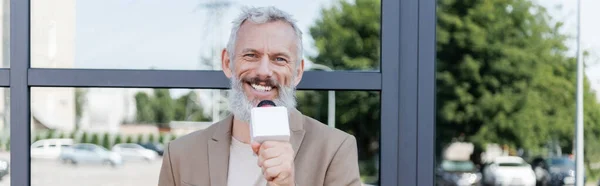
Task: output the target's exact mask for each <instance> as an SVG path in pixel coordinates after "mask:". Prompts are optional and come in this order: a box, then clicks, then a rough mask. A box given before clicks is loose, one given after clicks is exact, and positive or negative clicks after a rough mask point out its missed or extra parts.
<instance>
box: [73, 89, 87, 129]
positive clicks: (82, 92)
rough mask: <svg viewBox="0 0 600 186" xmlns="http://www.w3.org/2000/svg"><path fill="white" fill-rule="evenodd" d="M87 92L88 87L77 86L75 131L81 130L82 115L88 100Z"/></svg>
mask: <svg viewBox="0 0 600 186" xmlns="http://www.w3.org/2000/svg"><path fill="white" fill-rule="evenodd" d="M87 92H88V91H87V89H83V88H75V131H77V130H79V129H80V127H79V126H81V117H82V115H83V107H85V104H86V100H87V98H86V94H87Z"/></svg>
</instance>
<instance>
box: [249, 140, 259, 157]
mask: <svg viewBox="0 0 600 186" xmlns="http://www.w3.org/2000/svg"><path fill="white" fill-rule="evenodd" d="M251 146H252V151H254V154H257V155H258V150H259V149H260V143H258V142H252V144H251Z"/></svg>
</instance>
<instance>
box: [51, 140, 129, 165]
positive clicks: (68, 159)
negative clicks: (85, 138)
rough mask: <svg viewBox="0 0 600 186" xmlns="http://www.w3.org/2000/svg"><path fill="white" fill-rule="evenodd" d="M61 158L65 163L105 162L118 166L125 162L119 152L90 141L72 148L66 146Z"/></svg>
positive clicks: (105, 163) (104, 163)
mask: <svg viewBox="0 0 600 186" xmlns="http://www.w3.org/2000/svg"><path fill="white" fill-rule="evenodd" d="M60 160H62V162H63V163H70V164H73V165H78V164H103V165H111V166H113V167H116V166H119V165H122V164H123V160H122V158H121V156H120V155H119V154H117V153H114V152H111V151H108V150H107V149H105V148H104V147H101V146H99V145H96V144H90V143H80V144H75V145H73V146H72V147H70V148H65V149H64V150H63V151H62V153H61V154H60Z"/></svg>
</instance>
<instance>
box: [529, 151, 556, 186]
mask: <svg viewBox="0 0 600 186" xmlns="http://www.w3.org/2000/svg"><path fill="white" fill-rule="evenodd" d="M531 168H532V169H533V172H535V180H536V182H535V185H536V186H547V185H549V184H550V182H551V181H552V180H551V179H552V177H551V175H550V172H548V164H547V163H546V160H545V159H544V158H542V157H537V158H534V159H533V161H532V162H531Z"/></svg>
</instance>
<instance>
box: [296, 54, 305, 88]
mask: <svg viewBox="0 0 600 186" xmlns="http://www.w3.org/2000/svg"><path fill="white" fill-rule="evenodd" d="M303 74H304V59H302V61H300V66H298V68H297V70H296V79H294V86H298V84H300V81H301V80H302V75H303Z"/></svg>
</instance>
